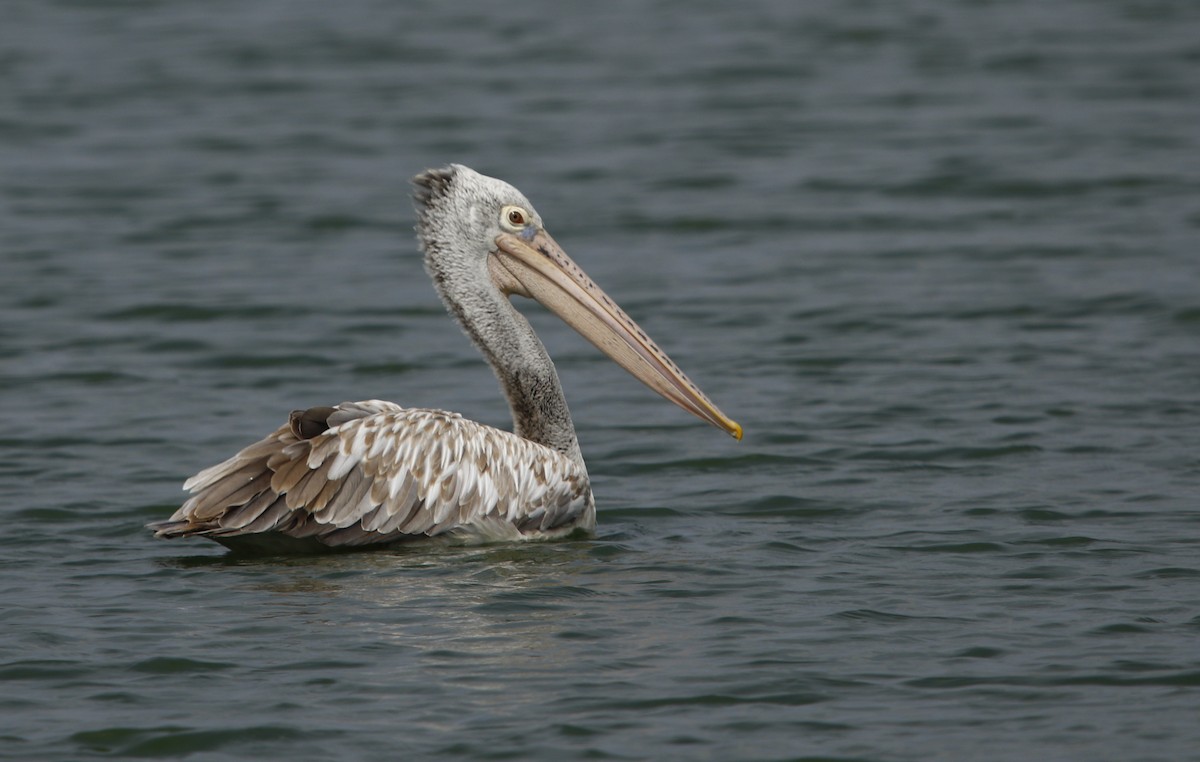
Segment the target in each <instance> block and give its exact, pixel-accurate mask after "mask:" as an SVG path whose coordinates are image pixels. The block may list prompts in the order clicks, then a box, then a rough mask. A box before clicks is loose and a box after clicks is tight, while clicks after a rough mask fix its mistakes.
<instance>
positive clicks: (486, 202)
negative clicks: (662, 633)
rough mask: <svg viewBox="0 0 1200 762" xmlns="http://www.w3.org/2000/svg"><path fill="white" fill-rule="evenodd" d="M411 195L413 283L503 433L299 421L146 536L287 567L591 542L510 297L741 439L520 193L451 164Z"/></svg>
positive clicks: (572, 466)
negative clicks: (481, 379) (382, 552)
mask: <svg viewBox="0 0 1200 762" xmlns="http://www.w3.org/2000/svg"><path fill="white" fill-rule="evenodd" d="M413 185H414V187H415V189H416V190H415V193H414V203H415V206H416V210H417V217H418V221H417V238H418V240H419V242H420V245H421V248H422V249H423V251H424V254H425V269H426V271H427V272H428V273H429V275H430V277H431V278H432V279H433V283H434V286H435V288H436V290H437V292H438V294H439V296H440V297H441V299H442V301H443V302H444V303H445V305H446V308H447V309H448V310H449V312H450V314H451V315H453V316H454V318H455V319H456V320H457V321H458V322H459V324H460V325H461V326H462V328H463V330H464V331H465V332H466V334H467V335H468V336H469V337H470V338H471V340H472V341H473V342H474V343H475V345H476V346H477V347H478V348H479V350H480V351H481V352H482V353H483V357H484V359H485V360H486V361H487V363H488V364H489V365H490V366H491V367H492V370H493V371H495V374H496V376H497V377H498V378H499V380H500V385H501V387H502V388H503V391H504V394H505V396H506V397H507V398H508V404H509V407H510V408H511V411H512V419H513V430H512V432H511V433H510V432H507V431H501V430H499V429H495V428H492V427H490V426H485V425H483V424H480V423H475V422H474V421H470V420H467V419H465V418H463V417H462V416H460V415H457V414H455V413H448V412H444V411H441V410H429V409H416V408H404V407H401V406H399V405H397V404H395V403H392V402H383V401H380V400H367V401H364V402H343V403H341V404H340V405H334V406H332V407H314V408H309V409H307V410H296V411H293V412H292V414H291V415H290V416H289V419H288V421H287V423H285V424H284V425H282V426H280V427H279V429H277V430H276V431H275V432H273V433H271V434H269V435H268V436H267V437H266V438H264V439H262V440H260V441H258V442H255V443H254V444H252V445H250V446H248V447H246V448H245V449H243V450H242V451H241V452H239V453H237V454H236V455H234V456H233V457H231V458H229V459H228V460H226V461H224V462H223V463H219V464H217V465H215V466H212V467H211V468H208V469H205V470H203V471H201V472H200V473H198V474H196V475H195V476H193V477H192V478H191V479H188V480H187V482H185V483H184V489H185V490H187V491H188V492H190V493H191V496H190V498H189V499H188V500H187V501H186V502H184V503H183V505H182V506H181V507H180V508H179V510H177V511H176V512H175V513H174V515H172V516H171V518H170V519H167V520H166V521H159V522H154V523H151V524H148V525H147V527H148V528H149V529H152V530H154V533H155V536H157V537H163V538H175V537H191V536H198V537H206V538H208V539H210V540H215V541H216V542H219V543H221V544H223V545H226V546H228V547H229V548H232V549H234V550H250V551H255V552H260V551H267V552H291V551H313V550H316V551H319V550H329V549H342V548H347V549H348V548H357V547H363V546H375V545H390V544H393V543H398V542H403V541H409V540H414V539H419V538H427V537H444V538H449V539H451V540H456V541H463V542H491V541H501V540H530V539H552V538H557V537H563V536H566V535H569V534H572V533H574V532H582V533H586V534H590V533H592V532H593V531H594V529H595V526H596V504H595V499H594V498H593V496H592V490H591V486H590V483H589V480H588V472H587V467H586V466H585V465H584V462H583V455H582V454H581V453H580V451H579V441H578V439H577V438H576V436H575V427H574V424H573V423H572V422H571V414H570V412H569V410H568V409H567V402H566V399H565V398H564V397H563V392H562V386H561V385H560V383H559V380H558V373H557V372H556V371H555V369H554V364H553V363H552V362H551V361H550V356H549V355H548V354H547V353H546V348H545V347H544V346H543V345H542V342H541V341H540V340H539V339H538V337H537V334H535V333H534V331H533V328H532V327H531V326H530V324H529V322H528V321H527V320H526V319H525V318H524V317H523V316H522V315H521V314H520V313H519V312H517V310H516V308H515V307H514V306H513V305H512V302H511V301H510V297H512V296H524V297H529V298H532V299H534V300H536V301H538V302H540V303H541V304H542V305H544V306H545V307H546V308H548V309H549V310H550V311H552V312H554V313H555V314H556V315H558V316H559V317H560V318H562V320H563V321H565V322H566V323H567V324H568V325H569V326H571V327H572V328H573V329H575V330H576V331H578V332H579V333H580V334H582V335H583V336H584V337H585V338H586V339H588V341H590V342H591V343H592V344H594V345H595V346H596V347H597V348H599V349H600V350H601V351H602V352H604V353H605V354H606V355H608V356H609V357H610V358H611V359H612V360H614V361H615V362H616V363H617V364H618V365H620V366H621V367H623V368H625V370H627V371H629V372H630V373H631V374H633V376H634V377H636V378H637V379H639V380H640V381H642V383H644V384H646V385H647V386H649V387H650V388H651V389H653V390H654V391H656V392H658V393H659V394H660V395H662V396H663V397H665V398H666V399H668V400H670V401H671V402H674V403H675V404H676V405H678V406H679V407H681V408H683V409H684V410H686V411H688V412H690V413H693V414H694V415H696V416H697V417H699V418H700V419H702V420H704V421H707V422H709V423H711V424H713V425H714V426H716V427H718V428H720V429H724V430H725V431H726V432H728V433H729V434H731V435H732V436H734V437H735V438H737V439H741V438H742V427H741V426H739V425H738V424H737V423H735V422H734V421H733V420H731V419H730V418H728V417H727V416H726V415H725V414H724V413H722V412H721V411H720V410H719V409H718V408H717V406H716V405H714V404H713V403H712V402H711V401H710V400H709V399H708V397H706V396H705V395H704V393H703V392H701V391H700V389H699V388H698V387H697V386H696V385H695V384H693V383H692V382H691V381H690V380H688V377H687V376H685V375H684V374H683V371H681V370H680V369H679V366H677V365H676V364H675V363H674V362H672V361H671V359H670V358H669V357H667V355H666V354H665V353H664V352H663V351H662V350H661V349H659V348H658V345H656V344H655V343H654V342H653V341H652V340H651V339H650V338H649V337H648V336H647V335H646V333H645V331H643V330H642V329H641V328H639V327H638V325H637V324H636V323H635V322H634V321H633V320H632V319H630V317H629V316H628V315H626V314H625V312H624V311H623V310H622V309H621V308H620V307H618V306H617V304H616V303H615V302H614V301H613V300H612V299H611V298H609V297H608V295H606V294H605V293H604V292H603V291H602V290H600V288H599V287H598V286H596V284H595V283H593V282H592V280H591V279H590V278H589V277H588V276H587V275H586V274H585V273H584V272H583V270H581V269H580V268H579V266H578V265H576V264H575V262H573V261H572V260H571V259H570V258H569V257H568V256H567V255H566V253H564V252H563V250H562V249H561V248H560V247H559V245H558V244H557V243H556V242H555V241H554V239H553V238H551V237H550V234H549V233H548V232H546V229H545V227H544V226H543V225H542V218H541V216H540V215H539V214H538V213H537V211H536V210H535V209H534V208H533V205H532V204H530V203H529V200H528V199H526V198H525V196H524V195H522V194H521V192H520V191H518V190H517V189H516V188H514V187H513V186H511V185H509V184H508V183H506V182H503V181H501V180H497V179H495V178H492V177H487V176H484V175H481V174H479V173H478V172H475V171H474V170H472V169H470V168H468V167H464V166H462V165H460V164H452V165H450V166H448V167H444V168H441V169H431V170H427V171H425V172H423V173H421V174H419V175H417V176H416V177H415V178H413Z"/></svg>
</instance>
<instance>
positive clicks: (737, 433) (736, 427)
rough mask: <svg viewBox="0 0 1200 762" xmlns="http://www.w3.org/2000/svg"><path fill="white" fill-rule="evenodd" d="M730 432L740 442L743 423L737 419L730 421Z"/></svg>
mask: <svg viewBox="0 0 1200 762" xmlns="http://www.w3.org/2000/svg"><path fill="white" fill-rule="evenodd" d="M729 433H730V434H731V435H732V436H733V438H734V439H736V440H737V441H739V442H740V441H742V424H740V423H738V422H737V421H730V422H729Z"/></svg>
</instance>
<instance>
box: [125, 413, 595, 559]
mask: <svg viewBox="0 0 1200 762" xmlns="http://www.w3.org/2000/svg"><path fill="white" fill-rule="evenodd" d="M184 488H185V489H186V490H188V491H190V492H191V493H192V496H191V497H190V498H189V499H188V500H187V502H185V503H184V504H183V505H182V506H181V507H180V508H179V510H178V511H176V512H175V514H174V515H173V516H172V517H171V518H170V519H168V520H167V521H163V522H158V523H155V524H150V525H149V526H150V528H152V529H154V530H155V533H156V534H157V535H158V536H160V537H186V536H190V535H204V536H208V537H211V538H212V539H215V540H218V541H221V542H226V541H227V540H229V541H230V542H227V543H226V544H230V545H233V544H235V543H234V542H233V540H234V539H235V538H242V537H244V536H246V535H260V534H275V535H284V536H286V537H291V538H312V539H314V540H316V541H317V542H319V543H320V544H322V545H328V546H339V545H370V544H378V543H390V542H396V541H399V540H404V539H406V538H411V537H419V536H436V535H442V534H447V533H452V534H461V535H477V536H479V539H488V538H489V537H490V536H496V537H497V538H499V537H501V536H504V537H514V536H517V535H526V536H528V535H531V534H533V535H537V534H546V535H553V534H556V533H557V534H561V533H564V532H567V531H570V530H571V529H572V528H574V527H575V526H583V527H584V528H586V529H591V526H590V523H591V522H592V521H594V510H595V509H594V506H593V502H592V493H591V488H590V486H589V484H588V478H587V473H586V472H585V471H584V469H582V468H581V467H579V466H578V465H576V464H575V463H574V462H573V461H572V460H570V459H569V458H567V457H566V456H564V455H562V454H561V453H558V452H556V451H554V450H551V449H549V448H547V447H544V446H542V445H539V444H535V443H533V442H530V441H528V440H525V439H522V438H520V437H518V436H516V435H515V434H511V433H509V432H505V431H500V430H499V429H494V428H492V427H490V426H484V425H482V424H479V423H475V422H474V421H470V420H467V419H465V418H463V417H461V416H459V415H457V414H455V413H447V412H442V411H440V410H425V409H409V408H402V407H400V406H399V405H396V404H394V403H391V402H382V401H379V400H368V401H365V402H346V403H342V404H341V405H337V406H335V407H326V408H312V409H310V410H306V411H297V412H296V413H293V414H292V417H291V420H290V421H289V422H288V424H286V425H284V426H281V427H280V428H279V429H278V430H276V431H275V432H274V433H272V434H271V435H269V436H267V437H266V438H264V439H262V440H261V441H259V442H256V443H254V444H252V445H250V446H249V447H246V448H245V449H243V450H242V451H241V452H239V453H238V454H236V455H234V456H233V457H232V458H230V459H229V460H226V461H225V462H223V463H219V464H217V465H215V466H213V467H211V468H207V469H205V470H203V471H201V472H200V473H198V474H196V475H195V476H193V477H192V478H191V479H188V480H187V482H186V483H185V484H184Z"/></svg>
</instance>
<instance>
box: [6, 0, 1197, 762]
mask: <svg viewBox="0 0 1200 762" xmlns="http://www.w3.org/2000/svg"><path fill="white" fill-rule="evenodd" d="M1198 157H1200V5H1198V4H1196V3H1194V2H1191V1H1190V0H1174V1H1172V0H1161V1H1156V0H1137V1H1135V0H1108V1H1102V0H1095V1H1089V2H1083V1H1082V0H1078V1H1064V2H1054V3H1047V2H1035V0H1021V1H1016V2H982V1H977V2H967V1H965V0H964V1H959V2H954V1H951V0H946V1H944V2H932V0H930V1H928V2H919V1H918V0H908V1H907V2H883V1H882V0H880V1H879V2H866V1H859V2H834V1H833V0H828V1H827V2H806V3H791V2H782V1H780V2H773V3H769V2H762V3H755V2H750V3H702V2H687V3H685V2H658V3H635V2H615V3H603V4H595V5H594V7H590V8H588V9H586V10H585V9H583V8H582V7H575V6H568V5H564V4H557V3H548V2H542V3H532V4H491V3H488V4H484V3H477V4H462V3H445V4H437V3H433V2H428V3H411V4H401V3H390V2H382V1H380V2H374V3H372V2H346V3H336V4H335V3H319V2H241V1H239V2H234V1H232V0H225V1H224V2H207V3H199V4H184V3H169V2H136V1H130V2H67V1H65V0H60V1H51V0H13V1H10V2H6V3H5V5H4V11H3V22H2V27H0V267H2V268H3V269H2V271H0V405H2V409H3V420H4V428H3V431H2V432H0V448H2V449H0V519H2V524H0V526H2V529H0V620H2V624H0V757H3V758H6V759H14V760H55V761H58V760H87V759H98V758H120V759H128V758H183V757H186V758H188V759H194V760H235V759H287V760H298V761H300V760H329V759H337V760H359V759H363V760H366V759H372V760H377V759H421V758H434V757H442V758H461V759H517V760H533V759H541V760H563V759H585V758H586V759H618V760H640V759H653V760H664V759H687V760H701V759H704V760H731V759H755V760H785V759H829V760H965V759H987V760H1022V761H1028V760H1059V759H1078V760H1135V759H1136V760H1164V761H1168V760H1169V761H1171V762H1176V761H1177V760H1185V759H1200V752H1198V751H1197V749H1200V721H1198V720H1200V539H1198V538H1200V505H1198V500H1197V496H1198V494H1200V245H1198V244H1200V158H1198ZM450 161H457V162H462V163H465V164H468V165H471V166H474V167H475V168H477V169H479V170H481V171H484V172H486V173H488V174H493V175H497V176H500V177H503V178H505V179H508V180H510V181H512V182H513V183H515V184H516V185H518V187H520V188H521V189H522V190H524V191H525V192H526V193H527V194H528V195H529V196H530V197H531V198H532V199H533V201H534V203H535V204H537V206H538V208H539V211H540V212H541V213H542V214H543V216H544V217H545V218H546V220H547V224H548V226H549V228H550V230H551V231H552V232H553V233H554V235H555V236H556V237H557V239H558V240H559V241H560V242H561V243H562V244H563V245H564V246H565V247H566V249H567V251H568V252H570V253H571V255H572V256H573V257H574V258H575V259H576V260H577V261H578V262H579V263H580V264H581V265H583V266H584V267H585V268H586V269H587V270H588V271H589V273H590V274H591V275H592V276H594V277H595V279H596V280H597V281H598V282H599V283H600V284H601V285H602V286H604V287H605V289H606V290H607V291H608V292H609V293H610V294H612V295H613V296H614V297H616V298H617V299H618V300H619V301H620V302H621V303H622V304H623V305H624V306H625V307H626V309H627V310H628V311H629V312H630V313H631V314H632V315H633V316H634V317H635V318H636V319H638V320H639V321H640V322H641V323H642V324H643V326H644V327H645V328H646V329H647V330H648V331H649V332H650V333H651V334H652V335H653V336H654V337H655V338H656V339H657V340H658V342H659V343H660V344H661V345H662V346H663V347H664V348H665V349H666V350H667V351H669V352H670V353H671V354H672V356H673V357H674V358H675V359H676V360H678V361H679V363H680V364H681V365H682V366H683V367H684V368H685V369H686V370H688V371H689V373H690V375H691V376H692V377H693V378H694V379H695V380H696V381H697V382H698V383H700V385H701V386H702V387H704V388H705V390H706V391H708V392H709V393H710V395H711V396H712V397H713V398H714V399H715V400H716V401H717V402H718V403H719V404H720V405H721V406H722V407H723V408H724V409H725V410H726V411H727V412H728V413H729V414H730V415H731V416H733V417H734V418H735V419H737V420H738V421H740V422H741V423H742V424H743V425H744V426H745V430H746V437H745V440H744V441H743V442H741V443H736V442H734V441H732V440H731V439H729V438H727V437H725V436H723V435H722V434H721V433H720V432H718V431H716V430H714V429H711V428H708V427H705V426H704V425H703V424H700V423H698V422H697V421H695V420H693V419H691V418H690V417H688V416H687V415H686V414H684V413H682V412H680V411H679V410H677V409H675V408H673V407H672V406H670V405H668V404H667V403H665V402H663V401H662V400H660V399H659V398H657V397H656V396H654V395H653V394H652V393H650V392H649V391H647V390H645V389H644V388H643V387H641V386H640V385H639V384H637V383H636V382H635V381H633V380H632V379H630V378H628V377H627V376H626V375H624V373H623V372H622V371H620V370H619V369H618V368H616V367H615V366H613V365H611V364H610V363H608V361H607V360H605V359H603V358H602V357H601V356H600V355H599V354H598V353H597V352H595V351H594V350H593V349H592V348H591V347H590V346H588V345H587V344H586V343H585V342H583V340H581V339H579V338H578V337H576V336H574V335H573V334H571V333H570V331H569V330H568V329H566V328H564V327H562V326H561V325H559V324H557V323H556V322H555V321H554V320H553V319H552V318H549V317H548V316H546V315H545V314H543V313H540V312H537V311H535V310H531V312H533V313H534V314H533V316H532V317H533V319H534V321H535V324H536V325H537V327H538V329H539V330H540V331H541V332H542V334H543V335H544V337H545V339H546V342H547V344H548V346H549V347H550V349H551V352H552V354H553V355H554V356H555V358H556V359H557V360H558V363H559V368H560V371H561V374H562V376H563V381H564V385H565V387H566V390H567V394H568V397H569V398H570V401H571V404H572V408H573V411H574V414H575V420H576V423H577V425H578V427H579V429H580V437H581V440H582V444H583V448H584V452H585V455H586V456H587V458H588V462H589V466H590V470H591V472H592V474H593V478H594V482H595V490H596V495H597V502H598V505H599V521H600V526H599V531H598V535H597V537H596V538H595V539H594V540H590V541H580V542H565V543H558V544H548V545H536V546H494V547H486V548H457V549H425V550H412V551H407V552H389V553H375V554H361V555H353V556H340V557H333V558H316V559H313V558H309V559H290V560H289V559H262V560H253V561H251V560H237V559H230V558H228V557H226V556H225V555H224V553H223V551H222V550H221V549H220V548H219V547H217V546H216V545H212V544H206V543H201V542H194V543H164V542H159V541H155V540H153V539H152V538H151V537H150V535H149V534H148V533H147V532H145V531H144V530H143V529H142V528H141V526H142V524H143V523H144V522H146V521H149V520H154V519H158V518H163V517H165V516H167V515H169V514H170V512H171V511H172V510H173V509H174V507H175V506H176V505H177V502H178V501H179V499H180V498H181V493H180V492H179V485H180V484H181V482H182V481H183V479H184V478H186V477H187V476H189V475H190V474H192V473H194V472H195V471H197V470H199V469H200V468H202V467H205V466H207V465H210V464H211V463H213V462H215V461H217V460H219V459H221V458H224V457H225V456H227V455H228V454H230V453H231V452H232V451H233V450H235V449H236V448H238V447H240V446H242V445H244V444H246V443H248V442H250V441H252V440H254V439H256V438H257V437H258V436H259V435H261V434H263V433H264V432H266V431H268V430H270V429H271V428H273V427H275V426H277V425H278V424H279V423H280V422H281V421H282V420H283V419H284V417H285V416H286V414H287V412H288V411H289V410H291V409H293V408H296V407H304V406H309V405H320V404H329V403H335V402H339V401H342V400H346V399H367V398H372V397H380V398H384V399H392V400H396V401H398V402H401V403H403V404H408V405H414V406H418V405H419V406H434V407H447V408H450V409H454V410H458V411H460V412H463V413H464V414H466V415H469V416H471V417H474V418H477V419H480V420H483V421H485V422H489V423H493V424H501V425H502V424H504V423H505V422H506V421H507V412H506V410H505V408H504V405H503V401H502V398H501V396H500V393H499V391H498V389H497V387H496V384H495V381H494V379H493V378H492V376H491V374H490V373H489V372H488V370H487V369H486V367H484V365H483V364H482V362H480V360H479V359H478V358H477V356H476V355H475V353H474V350H473V349H472V348H471V347H470V345H469V344H468V342H467V341H466V340H465V339H464V338H463V337H462V336H461V335H460V334H459V333H458V331H457V329H456V328H455V327H454V326H453V325H452V324H451V322H450V321H449V320H448V319H447V318H446V316H445V315H444V313H443V311H442V309H441V306H440V305H439V303H438V302H437V300H436V298H435V296H434V294H433V291H432V289H431V288H430V286H429V284H428V282H427V279H426V277H425V275H424V273H423V272H422V269H421V264H420V259H419V257H418V255H417V254H416V251H415V245H414V242H413V239H412V233H411V225H412V214H411V211H410V207H409V202H408V200H407V194H408V187H407V179H408V178H409V177H410V176H411V175H413V174H414V173H415V172H417V171H419V170H421V169H423V168H425V167H429V166H438V165H442V164H445V163H447V162H450Z"/></svg>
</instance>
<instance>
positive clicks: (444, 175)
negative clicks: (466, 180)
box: [412, 165, 457, 207]
mask: <svg viewBox="0 0 1200 762" xmlns="http://www.w3.org/2000/svg"><path fill="white" fill-rule="evenodd" d="M456 172H457V168H456V167H455V166H454V165H451V166H449V167H442V168H441V169H427V170H425V171H424V172H422V173H421V174H419V175H417V176H416V177H414V178H413V179H412V184H413V187H414V188H415V189H416V190H415V191H414V192H413V198H414V199H416V201H417V202H418V203H420V204H421V205H422V206H426V207H427V206H429V205H430V204H432V203H433V202H434V201H437V200H438V199H441V198H444V197H445V196H446V195H447V194H448V193H449V192H450V183H451V182H453V180H454V175H455V174H456Z"/></svg>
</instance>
